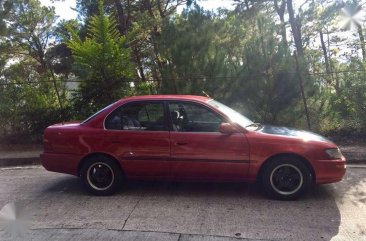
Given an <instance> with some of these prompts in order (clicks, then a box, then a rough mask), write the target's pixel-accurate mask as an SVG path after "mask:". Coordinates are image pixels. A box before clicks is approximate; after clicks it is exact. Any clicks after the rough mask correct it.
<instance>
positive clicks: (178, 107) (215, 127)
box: [169, 102, 222, 132]
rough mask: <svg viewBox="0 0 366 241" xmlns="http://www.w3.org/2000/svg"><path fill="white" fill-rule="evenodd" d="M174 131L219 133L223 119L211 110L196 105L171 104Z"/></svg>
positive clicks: (170, 110)
mask: <svg viewBox="0 0 366 241" xmlns="http://www.w3.org/2000/svg"><path fill="white" fill-rule="evenodd" d="M169 112H170V118H171V120H172V125H173V129H174V130H175V131H179V132H219V126H220V124H221V123H222V118H221V117H220V116H219V115H218V114H216V113H215V112H213V111H211V110H210V109H208V108H206V107H204V106H202V105H199V104H195V103H189V102H172V103H169Z"/></svg>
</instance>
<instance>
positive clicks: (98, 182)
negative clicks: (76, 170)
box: [87, 162, 114, 191]
mask: <svg viewBox="0 0 366 241" xmlns="http://www.w3.org/2000/svg"><path fill="white" fill-rule="evenodd" d="M87 180H88V183H89V185H90V186H91V187H93V188H94V189H96V190H99V191H103V190H107V189H108V188H110V187H111V186H112V184H113V181H114V173H113V170H112V168H111V167H110V166H109V165H108V164H106V163H104V162H97V163H94V164H92V165H91V166H90V167H89V168H88V171H87Z"/></svg>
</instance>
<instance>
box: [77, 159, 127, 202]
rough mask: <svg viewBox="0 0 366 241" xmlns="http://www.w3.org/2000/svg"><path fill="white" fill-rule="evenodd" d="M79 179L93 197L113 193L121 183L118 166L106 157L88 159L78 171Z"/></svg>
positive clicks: (120, 173)
mask: <svg viewBox="0 0 366 241" xmlns="http://www.w3.org/2000/svg"><path fill="white" fill-rule="evenodd" d="M80 176H81V179H82V181H83V183H84V185H85V187H86V188H87V189H88V191H89V192H91V193H92V194H94V195H111V194H113V193H115V192H116V191H117V190H118V188H119V186H120V184H121V181H122V172H121V170H120V168H119V166H118V164H117V163H116V162H115V161H114V160H112V159H111V158H109V157H106V156H92V157H90V158H88V159H87V160H86V161H85V163H84V164H83V166H82V168H81V170H80Z"/></svg>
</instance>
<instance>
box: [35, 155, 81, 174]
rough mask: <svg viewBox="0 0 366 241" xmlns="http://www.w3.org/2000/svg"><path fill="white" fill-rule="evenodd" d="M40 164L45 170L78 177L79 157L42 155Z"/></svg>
mask: <svg viewBox="0 0 366 241" xmlns="http://www.w3.org/2000/svg"><path fill="white" fill-rule="evenodd" d="M40 158H41V164H42V166H43V167H44V168H46V170H48V171H52V172H60V173H66V174H71V175H75V176H77V175H78V166H79V161H80V159H81V157H80V156H77V155H70V154H58V153H42V154H41V155H40Z"/></svg>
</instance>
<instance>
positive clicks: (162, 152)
mask: <svg viewBox="0 0 366 241" xmlns="http://www.w3.org/2000/svg"><path fill="white" fill-rule="evenodd" d="M41 160H42V165H43V166H44V167H45V168H46V169H47V170H49V171H54V172H62V173H68V174H72V175H76V176H79V177H81V179H82V181H83V183H84V184H85V186H86V187H87V189H88V190H89V191H90V192H92V193H93V194H96V195H108V194H112V193H114V192H115V191H116V190H117V189H118V187H119V186H120V182H121V181H123V180H124V179H145V180H146V179H152V180H157V179H159V180H194V181H209V180H210V181H230V182H231V181H235V182H237V181H240V182H241V181H247V182H255V181H259V182H261V183H262V185H263V188H264V190H265V191H266V192H267V193H268V194H269V195H270V196H272V197H275V198H278V199H294V198H297V197H299V196H300V195H301V194H302V193H304V191H305V190H306V189H307V188H308V187H310V186H311V185H312V184H324V183H332V182H338V181H340V180H342V177H343V176H344V174H345V170H346V165H345V158H344V157H343V155H342V153H341V152H340V151H339V149H338V147H337V146H336V145H335V144H334V143H332V142H331V141H329V140H327V139H326V138H324V137H321V136H319V135H317V134H314V133H310V132H306V131H300V130H295V129H290V128H285V127H274V126H266V125H260V124H257V123H253V122H252V121H250V120H249V119H248V118H246V117H244V116H243V115H241V114H239V113H238V112H236V111H234V110H233V109H231V108H229V107H227V106H225V105H223V104H221V103H219V102H218V101H215V100H213V99H210V98H207V97H202V96H188V95H187V96H184V95H152V96H136V97H130V98H125V99H121V100H119V101H117V102H115V103H113V104H111V105H110V106H108V107H106V108H104V109H103V110H101V111H99V112H98V113H96V114H94V115H93V116H91V117H90V118H88V119H86V120H85V121H83V122H81V123H68V124H66V123H62V124H56V125H52V126H50V127H48V128H47V129H46V130H45V133H44V153H43V154H42V155H41Z"/></svg>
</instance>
